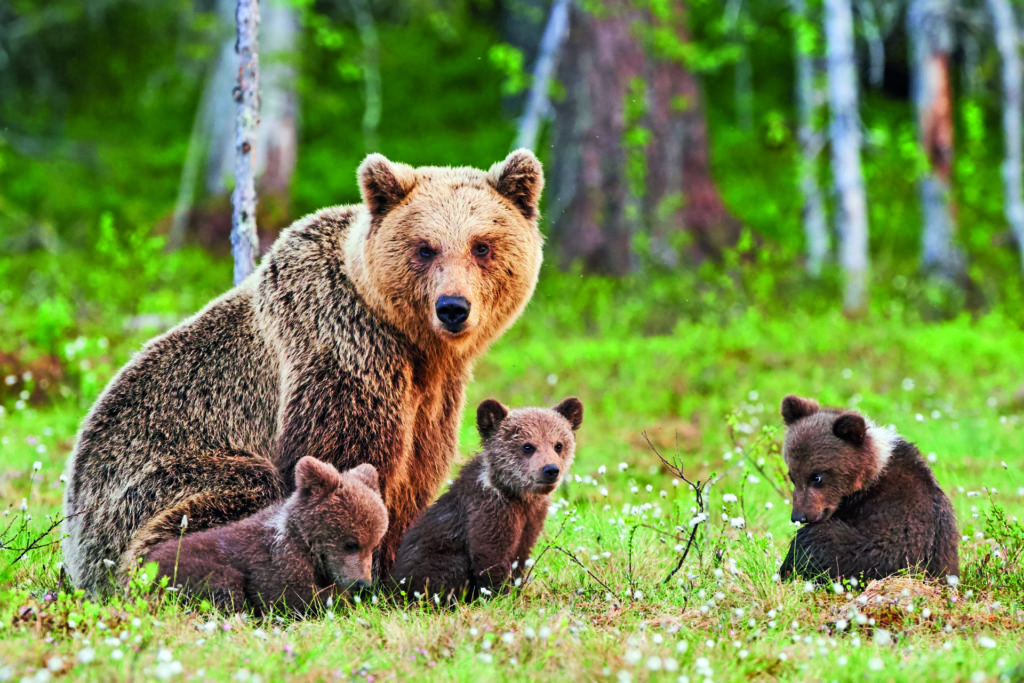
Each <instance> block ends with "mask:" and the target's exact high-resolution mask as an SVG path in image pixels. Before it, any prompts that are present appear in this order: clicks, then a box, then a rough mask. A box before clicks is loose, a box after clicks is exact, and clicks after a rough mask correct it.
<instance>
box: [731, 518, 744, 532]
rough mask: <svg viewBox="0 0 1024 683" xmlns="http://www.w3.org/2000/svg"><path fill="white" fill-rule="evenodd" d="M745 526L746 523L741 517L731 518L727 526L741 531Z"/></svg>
mask: <svg viewBox="0 0 1024 683" xmlns="http://www.w3.org/2000/svg"><path fill="white" fill-rule="evenodd" d="M746 525H747V522H746V520H744V519H743V518H742V517H732V518H731V519H729V526H731V527H733V528H734V529H742V528H743V527H745V526H746Z"/></svg>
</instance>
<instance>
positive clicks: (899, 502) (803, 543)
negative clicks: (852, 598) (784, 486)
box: [779, 394, 960, 579]
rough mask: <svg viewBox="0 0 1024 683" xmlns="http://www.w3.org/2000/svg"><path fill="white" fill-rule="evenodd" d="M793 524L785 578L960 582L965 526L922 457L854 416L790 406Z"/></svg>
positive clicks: (786, 403) (812, 405) (797, 402)
mask: <svg viewBox="0 0 1024 683" xmlns="http://www.w3.org/2000/svg"><path fill="white" fill-rule="evenodd" d="M782 417H783V419H784V420H785V423H786V442H785V450H784V456H785V459H786V465H787V466H788V467H789V477H790V479H792V480H793V486H794V489H793V515H792V519H793V521H794V522H804V526H802V527H801V528H800V529H799V531H797V534H796V537H795V538H794V539H793V541H792V543H790V546H789V553H788V554H787V555H786V559H785V561H784V562H783V563H782V568H781V569H780V570H779V571H780V574H782V575H783V577H788V576H790V575H793V574H798V575H801V576H804V577H807V578H816V577H821V578H824V577H825V576H828V577H830V578H832V579H835V578H839V577H844V578H858V577H861V576H863V577H864V578H867V579H877V578H882V577H885V576H889V575H891V574H895V573H897V572H899V571H900V570H903V569H916V570H920V571H923V572H925V573H926V574H929V575H931V576H935V577H944V576H947V575H951V574H952V575H958V574H959V573H960V562H959V559H958V558H957V541H958V539H959V534H958V533H957V529H956V517H955V516H954V514H953V508H952V506H951V505H950V504H949V499H948V498H946V495H945V494H944V493H943V492H942V489H941V488H939V485H938V484H937V483H936V481H935V477H934V476H932V472H931V470H930V469H929V468H928V465H927V464H926V463H925V462H924V460H923V459H922V458H921V453H920V452H919V451H918V450H917V448H916V447H915V446H914V445H913V444H911V443H907V442H906V441H904V440H903V439H902V438H901V437H900V436H899V435H898V434H896V433H895V432H893V431H891V430H889V429H885V428H881V427H878V426H877V425H875V424H873V423H872V422H870V421H869V420H867V419H866V418H865V417H864V416H863V415H861V414H860V413H857V412H854V411H841V410H830V409H823V408H821V407H820V406H819V405H818V403H817V402H816V401H814V400H811V399H805V398H800V397H798V396H794V395H792V394H791V395H789V396H787V397H786V398H785V400H783V402H782Z"/></svg>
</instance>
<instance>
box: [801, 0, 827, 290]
mask: <svg viewBox="0 0 1024 683" xmlns="http://www.w3.org/2000/svg"><path fill="white" fill-rule="evenodd" d="M792 5H793V16H794V20H795V21H796V22H798V24H797V26H796V31H795V34H796V36H795V39H794V41H793V43H794V45H795V50H794V52H795V54H794V61H795V62H796V110H797V119H798V124H797V138H798V141H799V143H800V161H799V174H800V194H801V195H802V196H803V210H802V212H801V214H802V218H803V224H804V235H805V237H806V239H807V269H808V270H809V271H810V273H811V274H812V275H819V274H820V273H821V268H822V266H823V265H824V263H825V261H826V260H827V259H828V252H829V236H828V228H827V227H826V223H825V203H824V201H822V197H821V188H820V187H819V186H818V172H817V157H818V152H819V151H820V150H821V148H822V147H823V145H822V144H821V140H820V135H819V134H818V133H817V131H815V130H814V119H815V115H816V112H817V111H818V109H819V100H820V97H819V93H818V91H817V89H816V87H815V84H814V77H815V68H814V55H813V54H812V53H811V46H810V45H806V44H803V41H802V40H801V34H802V31H803V29H802V28H801V25H804V26H806V25H810V21H809V17H808V15H807V5H806V3H805V1H804V0H792Z"/></svg>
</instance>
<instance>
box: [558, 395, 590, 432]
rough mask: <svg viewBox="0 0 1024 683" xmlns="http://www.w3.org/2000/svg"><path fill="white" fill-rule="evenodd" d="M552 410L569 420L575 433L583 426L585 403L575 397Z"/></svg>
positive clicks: (565, 400) (564, 400) (567, 399)
mask: <svg viewBox="0 0 1024 683" xmlns="http://www.w3.org/2000/svg"><path fill="white" fill-rule="evenodd" d="M552 410H554V411H555V412H556V413H558V414H559V415H561V416H562V417H564V418H565V419H566V420H568V421H569V425H570V426H571V427H572V431H574V432H575V431H576V430H577V429H579V428H580V425H581V424H583V402H582V401H580V400H579V399H578V398H576V397H575V396H570V397H569V398H566V399H563V400H562V402H561V403H559V404H558V405H557V406H555V407H554V408H552Z"/></svg>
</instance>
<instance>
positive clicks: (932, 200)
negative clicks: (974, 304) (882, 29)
mask: <svg viewBox="0 0 1024 683" xmlns="http://www.w3.org/2000/svg"><path fill="white" fill-rule="evenodd" d="M951 11H952V3H951V0H911V2H910V6H909V8H908V10H907V35H908V37H909V40H910V43H911V68H910V73H911V93H912V95H913V99H914V105H915V108H916V111H917V123H918V136H919V140H920V141H921V147H922V150H923V151H924V153H925V155H926V156H927V158H928V170H927V172H926V173H924V174H923V175H922V177H921V178H920V179H919V180H918V190H919V192H920V196H921V211H922V213H923V215H924V230H923V233H922V241H921V246H922V259H921V260H922V264H923V266H924V268H925V270H927V271H931V272H934V273H935V274H937V275H938V276H940V277H942V278H943V279H946V280H949V281H955V280H957V279H958V278H959V277H960V275H961V273H962V271H963V257H962V255H961V254H960V251H959V249H958V248H957V246H956V243H955V234H956V225H955V223H954V222H953V213H952V210H951V208H950V198H951V182H950V177H951V169H952V162H953V112H952V107H953V98H952V90H951V84H950V82H949V81H950V78H949V55H950V52H951V51H952V45H953V33H952V29H951V26H950V13H951Z"/></svg>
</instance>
